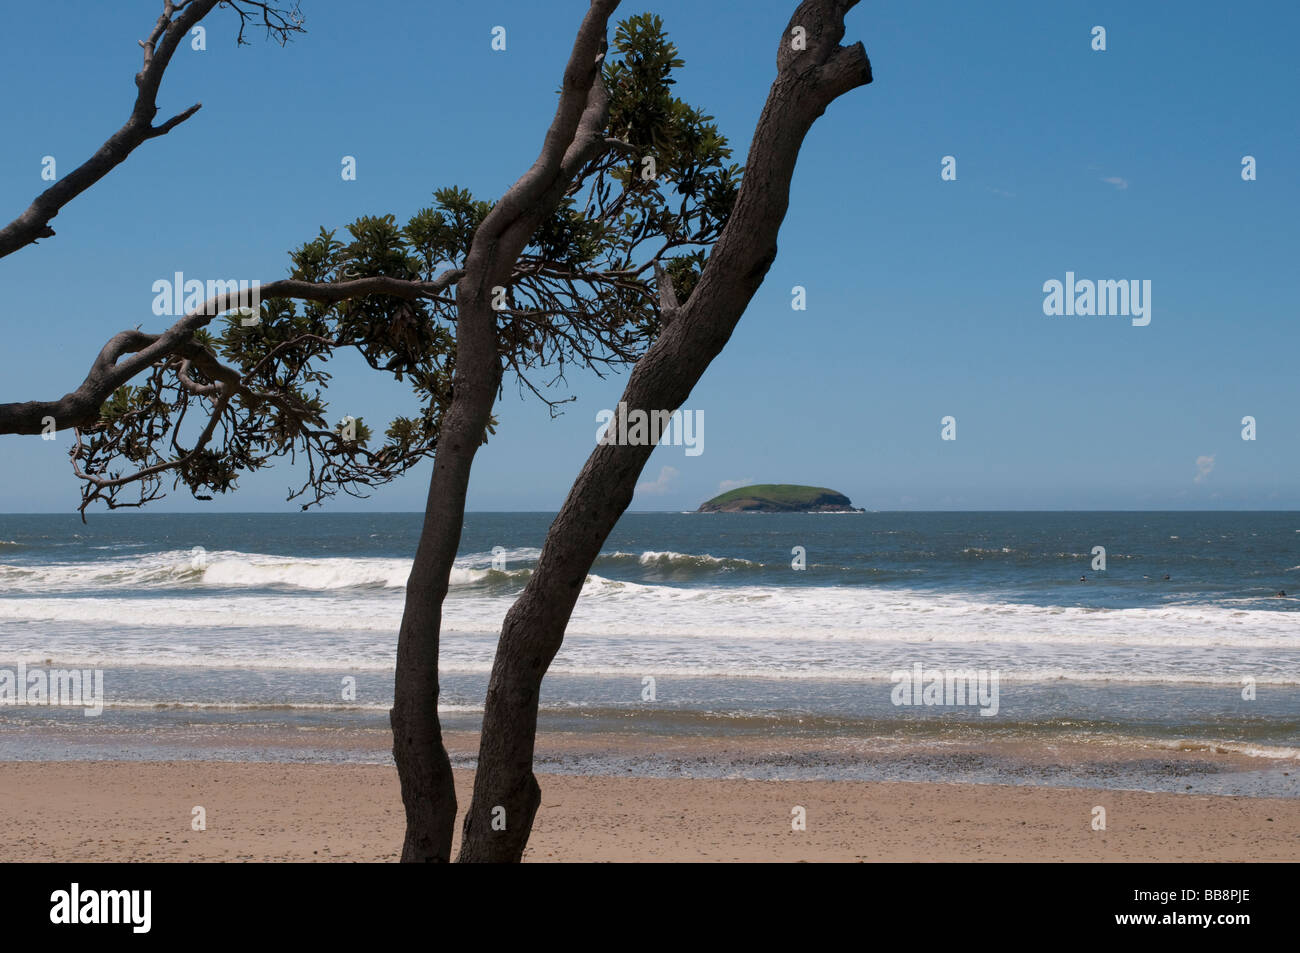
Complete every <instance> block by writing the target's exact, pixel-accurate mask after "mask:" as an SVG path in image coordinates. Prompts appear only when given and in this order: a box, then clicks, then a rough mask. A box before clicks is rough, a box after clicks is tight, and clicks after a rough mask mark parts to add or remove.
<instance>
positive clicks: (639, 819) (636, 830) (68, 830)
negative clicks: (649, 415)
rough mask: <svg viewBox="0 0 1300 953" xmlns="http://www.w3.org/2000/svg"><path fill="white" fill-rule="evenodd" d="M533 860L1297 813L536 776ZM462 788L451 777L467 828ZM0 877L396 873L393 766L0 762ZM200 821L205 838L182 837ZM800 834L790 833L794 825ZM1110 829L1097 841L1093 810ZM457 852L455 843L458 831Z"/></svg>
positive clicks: (950, 786)
mask: <svg viewBox="0 0 1300 953" xmlns="http://www.w3.org/2000/svg"><path fill="white" fill-rule="evenodd" d="M538 779H539V781H540V783H541V786H542V804H541V807H540V808H539V811H538V815H537V820H536V823H535V825H534V831H533V836H532V839H531V841H530V846H529V848H528V850H527V852H526V853H525V857H524V859H525V860H526V861H532V862H538V861H615V862H618V861H787V862H793V861H844V862H855V861H866V862H872V861H921V862H932V861H933V862H942V861H948V862H973V861H1085V862H1104V861H1156V862H1166V861H1295V860H1297V859H1300V800H1296V799H1276V798H1246V797H1220V796H1208V795H1191V794H1183V795H1180V794H1171V793H1146V792H1134V791H1102V790H1096V789H1076V788H1055V787H1052V788H1049V787H1029V786H1019V787H1017V786H1001V785H977V784H959V783H923V782H863V781H759V780H740V779H698V778H631V777H622V778H620V777H591V776H582V775H556V774H543V775H539V778H538ZM471 781H472V773H471V772H470V771H468V770H464V769H458V770H457V771H456V785H457V797H458V801H459V804H460V807H461V811H462V813H463V811H464V808H465V807H466V805H467V804H468V803H469V794H470V785H471ZM0 801H3V803H5V804H6V806H7V810H6V811H5V812H4V813H3V815H0V844H3V845H4V846H3V848H0V860H4V861H33V860H34V861H41V860H47V861H72V860H77V861H143V862H150V861H318V860H322V861H323V860H332V861H369V862H374V861H394V860H396V859H397V857H398V853H399V851H400V845H401V840H402V825H403V817H404V815H403V811H402V805H401V801H400V796H399V789H398V783H397V772H396V769H395V768H393V767H392V766H389V765H366V764H334V765H321V764H286V763H274V762H260V763H236V762H221V763H214V762H206V761H184V762H143V761H137V762H120V761H94V762H88V761H75V762H35V761H33V762H12V761H10V762H0ZM195 806H202V807H203V808H204V810H205V812H206V818H207V830H205V831H201V832H199V831H193V830H191V826H190V825H191V817H192V811H193V808H194V807H195ZM795 806H801V807H803V808H804V809H805V811H806V816H807V829H806V830H804V831H797V832H796V831H793V830H792V829H791V811H792V808H793V807H795ZM1099 806H1100V807H1104V808H1105V810H1106V822H1107V827H1106V830H1104V831H1100V830H1093V829H1092V818H1093V816H1094V814H1093V812H1094V809H1095V808H1096V807H1099ZM457 837H459V831H458V832H457Z"/></svg>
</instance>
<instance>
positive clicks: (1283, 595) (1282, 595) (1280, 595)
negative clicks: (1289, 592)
mask: <svg viewBox="0 0 1300 953" xmlns="http://www.w3.org/2000/svg"><path fill="white" fill-rule="evenodd" d="M1277 597H1278V598H1279V599H1285V598H1286V590H1285V589H1279V590H1278V591H1277Z"/></svg>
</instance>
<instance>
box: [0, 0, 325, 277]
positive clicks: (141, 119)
mask: <svg viewBox="0 0 1300 953" xmlns="http://www.w3.org/2000/svg"><path fill="white" fill-rule="evenodd" d="M218 5H222V6H230V7H232V8H233V9H234V10H235V11H236V12H237V13H239V16H240V28H239V42H241V43H242V42H243V32H244V21H245V19H247V17H248V16H249V15H250V14H251V13H252V11H251V10H245V9H243V7H252V8H257V9H260V10H261V11H262V13H263V17H264V20H265V21H266V24H267V29H268V31H269V32H271V33H272V34H278V35H279V36H280V38H281V42H282V43H283V42H284V41H285V40H287V39H288V37H289V35H290V34H291V33H301V32H303V30H302V17H301V14H299V13H298V8H297V5H296V4H295V6H294V8H293V10H292V11H288V12H285V11H280V10H277V9H276V8H274V7H271V6H270V5H269V4H267V3H253V2H252V0H185V2H183V3H177V2H175V0H165V3H164V4H163V12H162V15H161V16H159V17H158V20H157V22H156V23H155V24H154V27H153V30H152V31H151V32H150V34H149V37H148V39H145V40H141V41H140V46H141V48H142V49H143V50H144V54H143V64H142V66H141V68H140V72H138V73H137V74H136V76H135V84H136V87H137V92H136V98H135V104H134V105H133V106H132V109H131V115H130V117H129V118H128V119H127V121H126V122H125V123H124V124H123V125H122V127H121V128H120V129H118V130H117V132H115V133H113V135H111V136H110V137H109V138H108V139H107V140H105V142H104V144H103V145H101V146H100V147H99V149H98V150H96V151H95V154H94V155H92V156H91V157H90V158H89V159H87V160H86V161H85V162H83V163H82V164H81V165H79V166H78V167H77V168H75V169H73V170H72V171H71V172H70V173H68V174H67V175H66V176H64V177H63V178H61V179H59V180H58V181H57V182H55V183H54V184H53V185H51V186H50V187H49V188H48V189H46V190H45V191H44V192H42V193H41V194H40V195H38V196H36V199H35V200H34V201H33V202H32V204H31V205H29V206H28V207H27V210H26V211H24V212H23V213H22V214H21V215H19V216H18V217H17V218H15V219H14V220H13V221H12V222H10V223H9V224H8V225H6V226H5V227H4V228H2V229H0V258H3V257H5V256H6V255H11V254H13V253H14V252H15V251H17V250H18V249H20V248H23V247H25V246H27V245H30V244H33V243H35V242H37V241H39V240H40V239H42V238H51V237H52V236H53V235H54V229H52V228H51V227H50V222H51V221H52V220H53V219H54V217H55V216H56V215H58V214H59V212H60V211H61V210H62V209H63V207H64V206H65V205H67V204H68V203H69V202H71V201H72V200H73V199H75V198H76V197H77V196H78V195H80V194H81V193H82V192H84V191H86V189H88V188H90V187H91V186H92V185H94V184H95V183H96V182H98V181H99V180H100V179H102V178H104V176H106V175H108V173H110V172H112V171H113V169H115V168H117V166H119V165H120V164H121V163H122V162H124V161H125V160H126V157H127V156H129V155H130V154H131V153H132V152H134V151H135V149H136V148H137V147H138V146H139V145H140V144H141V143H144V142H147V141H149V140H150V139H156V138H158V137H159V136H164V135H166V134H167V133H169V132H170V131H171V130H173V129H175V128H176V127H177V126H179V125H180V124H181V123H183V122H184V121H185V120H187V119H189V118H190V117H191V116H193V115H194V114H195V113H196V112H198V111H199V108H200V106H201V105H202V104H201V103H195V104H194V105H193V106H191V107H190V108H188V109H186V110H185V111H183V112H181V113H178V114H177V115H175V116H173V117H172V118H171V119H168V120H167V121H166V122H164V123H163V124H162V125H159V126H155V125H153V121H154V117H155V116H157V114H158V104H157V98H158V89H159V86H160V85H161V84H162V79H163V73H164V72H165V71H166V69H167V65H168V63H170V62H171V58H172V54H173V53H175V52H176V47H177V46H178V45H179V44H180V42H181V41H182V40H184V39H185V37H186V36H187V35H188V34H189V32H190V30H191V29H193V28H194V26H195V25H196V24H198V22H199V21H200V20H202V19H203V18H204V17H205V16H207V15H208V14H209V13H210V12H211V11H212V9H213V7H216V6H218Z"/></svg>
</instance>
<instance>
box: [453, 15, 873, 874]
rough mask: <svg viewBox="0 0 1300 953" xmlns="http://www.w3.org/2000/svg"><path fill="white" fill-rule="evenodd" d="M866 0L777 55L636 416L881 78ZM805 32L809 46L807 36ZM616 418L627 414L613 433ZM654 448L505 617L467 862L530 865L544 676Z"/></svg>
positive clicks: (655, 405) (798, 29)
mask: <svg viewBox="0 0 1300 953" xmlns="http://www.w3.org/2000/svg"><path fill="white" fill-rule="evenodd" d="M856 3H857V0H805V2H804V3H802V4H800V6H799V7H798V9H797V10H796V11H795V14H794V16H793V17H792V18H791V20H790V23H789V24H788V26H787V28H786V32H785V34H784V35H783V36H782V39H781V44H780V47H779V50H778V53H777V77H776V79H775V81H774V82H773V83H772V87H771V91H770V93H769V95H768V99H767V103H766V105H765V106H764V108H763V113H762V116H761V117H760V118H759V121H758V126H757V128H756V130H755V132H754V139H753V142H752V143H751V145H750V150H749V159H748V162H747V164H746V167H745V176H744V180H743V182H742V184H741V188H740V192H739V194H738V195H737V197H736V204H735V207H734V209H733V210H732V213H731V216H730V217H729V219H728V221H727V225H726V227H725V229H724V230H723V233H722V235H721V236H720V237H719V239H718V242H717V245H716V247H715V249H714V252H713V254H712V256H711V257H710V259H709V262H708V265H707V267H706V268H705V271H704V273H703V275H702V276H701V278H700V282H699V284H698V286H697V287H696V288H695V290H694V292H693V293H692V294H691V295H690V297H689V299H688V300H687V301H686V302H685V304H683V305H681V306H680V307H677V306H676V298H675V295H674V294H673V292H672V289H671V287H670V286H668V282H667V277H666V275H665V274H663V273H660V278H659V280H660V296H661V301H662V303H663V311H664V322H665V325H666V326H665V329H664V331H663V333H662V334H661V335H660V337H659V339H658V340H657V341H656V342H655V343H654V344H653V345H652V346H651V348H650V349H649V350H648V351H647V352H646V354H645V356H644V357H642V359H641V360H640V361H639V362H638V363H637V365H636V368H635V369H634V371H633V372H632V375H631V377H630V379H629V381H628V384H627V388H626V390H625V391H624V392H623V397H622V401H623V402H625V403H626V407H627V408H628V409H629V411H630V410H637V409H639V410H643V411H646V412H647V413H649V412H652V411H655V410H660V409H676V408H678V407H680V406H681V405H682V404H683V403H684V402H685V400H686V399H687V398H688V397H689V396H690V392H691V389H692V388H693V387H694V386H695V384H696V383H697V382H698V381H699V379H700V377H701V376H702V375H703V374H704V371H705V369H706V368H707V367H708V366H709V363H710V362H711V361H712V360H713V358H714V357H716V356H717V355H718V353H719V352H720V351H721V350H722V348H723V346H724V345H725V344H726V343H727V340H728V338H730V336H731V333H732V331H733V330H734V329H735V326H736V323H737V322H738V321H739V320H740V317H741V315H742V314H743V313H744V310H745V308H746V307H747V306H748V304H749V301H750V299H751V298H752V297H753V295H754V293H755V292H756V291H757V290H758V288H759V286H760V285H761V284H762V281H763V277H764V276H765V275H766V273H767V270H768V268H769V267H770V266H771V264H772V261H773V260H774V259H775V258H776V239H777V232H778V231H779V229H780V225H781V221H782V219H783V218H784V217H785V212H786V208H787V206H788V204H789V194H790V180H791V176H792V175H793V173H794V168H795V160H796V159H797V157H798V154H799V148H800V146H801V145H802V143H803V140H804V137H805V135H806V134H807V132H808V130H809V129H810V128H811V127H812V124H813V122H814V121H815V120H816V119H817V117H818V116H820V115H821V114H822V113H823V112H824V111H825V109H826V107H827V106H828V105H829V104H830V103H831V102H832V101H834V100H835V99H836V98H837V97H839V96H840V95H842V94H844V93H846V92H848V91H849V90H852V89H855V88H856V87H858V86H863V85H865V84H867V83H869V82H871V66H870V63H869V62H868V60H867V55H866V51H865V50H864V49H863V47H862V44H861V43H857V44H854V45H853V46H849V47H842V46H840V45H839V41H840V40H841V39H842V38H843V36H844V15H845V14H846V13H847V12H848V10H849V9H850V8H852V7H853V6H854V5H855V4H856ZM800 36H802V37H803V38H804V40H805V42H804V44H803V45H802V48H801V46H800V43H799V38H800ZM615 426H617V421H615V422H614V423H612V424H611V427H615ZM653 449H654V448H653V447H649V446H615V445H612V444H609V445H601V446H598V447H597V448H596V449H595V451H594V452H593V453H592V454H591V456H590V457H588V459H587V463H586V466H584V467H583V469H582V472H581V474H580V475H579V476H578V479H577V481H576V482H575V483H574V485H573V487H572V489H571V490H570V491H569V495H568V497H567V499H566V500H565V502H564V507H563V508H562V509H561V510H560V514H559V516H557V517H556V519H555V522H554V523H553V524H552V525H551V528H550V530H549V532H548V533H547V536H546V542H545V543H544V545H543V547H542V552H541V555H540V557H539V558H538V562H537V568H536V569H535V570H534V572H533V575H532V577H531V578H530V579H529V581H528V584H527V586H526V587H525V588H524V591H523V593H521V595H520V596H519V598H518V599H517V600H516V601H515V603H514V605H513V606H512V607H511V609H510V611H509V613H508V614H507V615H506V618H505V622H504V624H503V626H502V631H501V639H500V642H499V643H498V646H497V654H496V660H495V662H494V663H493V666H492V677H491V681H490V683H489V687H488V693H487V701H486V707H485V710H484V717H483V730H482V737H481V739H480V742H479V762H478V771H477V773H476V775H475V778H474V795H473V801H472V803H471V804H470V809H469V812H468V813H467V815H466V817H465V825H464V830H463V838H462V842H461V851H460V855H459V858H458V859H459V860H461V861H507V862H513V861H518V860H520V858H521V857H522V855H523V851H524V847H525V845H526V844H527V842H528V836H529V834H530V832H531V830H532V824H533V819H534V817H535V815H536V813H537V807H538V804H539V802H540V797H541V790H540V788H539V786H538V784H537V779H536V778H535V777H534V775H533V770H532V769H533V749H534V743H535V738H536V732H537V705H538V696H539V693H540V690H541V683H542V678H543V677H544V676H545V674H546V670H547V667H548V666H549V665H550V663H551V660H552V659H553V658H554V657H555V654H556V652H558V651H559V649H560V644H561V642H562V641H563V639H564V630H565V627H566V626H567V625H568V622H569V617H570V615H571V614H572V612H573V607H574V604H575V603H576V602H577V599H578V594H579V593H580V592H581V590H582V586H583V582H584V581H585V579H586V576H587V573H588V571H589V570H590V569H591V565H592V563H593V562H594V561H595V558H596V556H597V555H598V554H599V552H600V548H601V546H602V545H604V542H605V540H606V539H607V537H608V536H609V533H610V531H611V530H612V529H613V528H614V524H615V523H616V522H617V521H618V519H619V517H620V516H621V515H622V514H623V512H624V510H626V509H627V507H628V505H629V504H630V503H631V502H632V494H633V491H634V489H635V487H636V483H637V480H638V478H639V477H640V475H641V471H642V469H643V468H644V466H645V463H646V461H647V460H648V459H649V457H650V454H651V452H652V451H653Z"/></svg>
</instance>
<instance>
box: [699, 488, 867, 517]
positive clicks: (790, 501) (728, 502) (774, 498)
mask: <svg viewBox="0 0 1300 953" xmlns="http://www.w3.org/2000/svg"><path fill="white" fill-rule="evenodd" d="M696 512H699V513H864V512H866V511H865V510H862V509H858V508H856V507H854V505H853V503H852V502H851V501H850V500H849V498H848V497H847V496H845V495H844V494H843V493H839V492H837V491H835V490H829V489H827V488H826V487H824V486H799V485H798V484H796V483H756V484H754V485H753V486H742V487H739V488H738V489H735V490H728V491H727V492H726V493H723V494H722V495H720V496H715V497H714V498H713V499H711V500H709V501H708V502H707V503H703V504H701V505H700V508H699V509H698V510H697V511H696Z"/></svg>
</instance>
